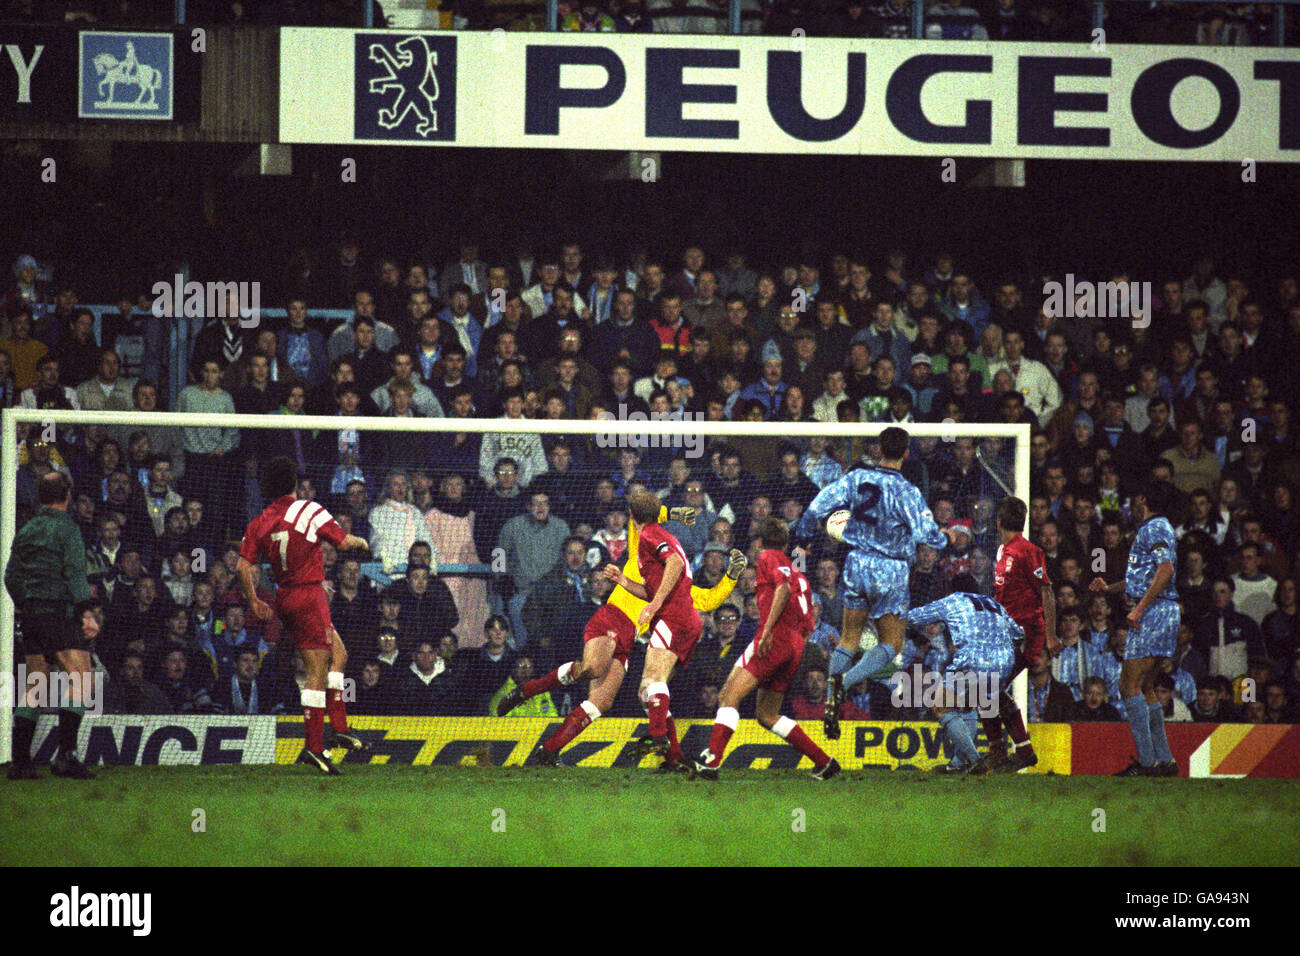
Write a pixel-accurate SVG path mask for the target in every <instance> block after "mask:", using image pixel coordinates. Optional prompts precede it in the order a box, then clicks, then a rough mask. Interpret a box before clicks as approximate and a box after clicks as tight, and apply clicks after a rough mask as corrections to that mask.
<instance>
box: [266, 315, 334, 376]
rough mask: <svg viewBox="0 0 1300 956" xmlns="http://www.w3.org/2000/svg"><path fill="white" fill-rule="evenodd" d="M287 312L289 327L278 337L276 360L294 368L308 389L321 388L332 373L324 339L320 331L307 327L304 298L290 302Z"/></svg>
mask: <svg viewBox="0 0 1300 956" xmlns="http://www.w3.org/2000/svg"><path fill="white" fill-rule="evenodd" d="M286 312H287V313H288V326H287V327H286V328H285V329H284V330H283V331H282V332H281V334H280V335H279V336H278V344H277V353H276V357H277V358H278V359H279V360H280V362H282V363H283V364H285V365H287V366H288V367H289V368H291V369H292V370H293V372H294V374H295V375H297V376H298V378H299V380H300V381H302V383H303V384H304V385H306V386H307V387H308V388H319V387H320V386H321V385H323V384H324V383H325V377H326V375H327V374H328V373H329V356H328V354H327V353H326V351H325V337H324V336H323V335H321V333H320V331H319V330H318V329H314V328H310V327H309V326H308V325H307V303H306V301H305V300H304V299H301V298H293V299H290V300H289V304H288V306H287V308H286Z"/></svg>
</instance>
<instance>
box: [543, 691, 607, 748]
mask: <svg viewBox="0 0 1300 956" xmlns="http://www.w3.org/2000/svg"><path fill="white" fill-rule="evenodd" d="M599 717H600V709H599V708H597V707H596V705H595V704H593V703H592V702H591V701H589V700H584V701H583V702H582V703H581V704H579V705H578V706H577V707H575V708H573V710H571V711H569V716H567V717H565V718H564V723H562V724H561V725H560V729H559V730H557V731H556V732H555V733H553V734H551V736H550V737H547V738H546V740H545V741H543V743H542V746H543V747H545V748H546V749H547V750H549V751H550V752H551V753H558V752H559V751H560V750H561V749H562V748H563V747H564V746H565V745H566V744H568V742H569V741H570V740H572V739H573V738H574V737H576V736H578V734H580V733H582V732H583V731H584V730H586V729H587V728H588V727H590V726H591V723H592V721H594V720H596V719H597V718H599Z"/></svg>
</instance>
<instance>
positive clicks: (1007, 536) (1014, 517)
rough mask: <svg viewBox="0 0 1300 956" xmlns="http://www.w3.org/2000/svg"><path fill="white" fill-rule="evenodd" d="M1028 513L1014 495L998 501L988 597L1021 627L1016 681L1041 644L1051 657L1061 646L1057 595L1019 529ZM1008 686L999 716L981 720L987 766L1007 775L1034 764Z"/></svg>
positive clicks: (1040, 556)
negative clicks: (998, 543) (1010, 746)
mask: <svg viewBox="0 0 1300 956" xmlns="http://www.w3.org/2000/svg"><path fill="white" fill-rule="evenodd" d="M1027 514H1028V509H1027V508H1026V506H1025V503H1024V502H1023V501H1021V500H1020V499H1019V498H1011V497H1008V498H1003V499H1002V501H1001V502H1000V503H999V504H998V535H999V537H1000V538H1001V539H1002V544H1001V546H1000V547H999V548H998V560H997V564H996V565H995V566H994V570H993V596H994V597H996V598H997V599H998V603H999V604H1001V605H1002V606H1003V607H1004V608H1006V609H1007V613H1008V614H1010V615H1011V617H1012V619H1013V620H1014V621H1015V622H1016V623H1017V624H1019V625H1020V626H1021V627H1022V628H1024V630H1025V640H1024V643H1023V644H1022V645H1021V646H1020V647H1018V648H1016V662H1015V667H1014V668H1013V669H1012V671H1011V680H1015V678H1016V675H1017V674H1019V673H1020V672H1021V671H1022V670H1024V669H1025V668H1027V667H1028V666H1029V664H1030V662H1032V661H1035V660H1037V659H1038V655H1039V654H1041V653H1042V652H1043V647H1044V645H1046V647H1047V649H1048V650H1049V651H1050V652H1051V653H1052V655H1053V656H1055V655H1056V654H1058V653H1060V650H1061V642H1060V640H1058V639H1057V636H1056V597H1055V595H1054V594H1053V593H1052V582H1051V579H1050V578H1048V576H1047V563H1046V561H1045V560H1044V558H1043V549H1042V548H1040V547H1038V545H1036V544H1033V543H1032V542H1031V541H1029V539H1028V538H1026V537H1025V536H1024V535H1023V534H1022V533H1021V532H1022V531H1023V530H1024V527H1025V516H1026V515H1027ZM1010 686H1011V685H1010V681H1008V682H1007V686H1006V687H1004V688H1002V693H1001V695H1000V696H999V698H998V716H996V717H984V718H981V720H980V723H981V724H983V726H984V733H985V734H986V735H987V736H988V738H989V760H988V763H989V767H990V768H991V769H992V770H994V771H998V772H1002V773H1012V772H1014V771H1017V770H1020V769H1022V768H1024V767H1032V766H1034V764H1036V763H1038V755H1037V754H1035V753H1034V745H1033V744H1032V743H1031V742H1030V740H1029V732H1028V731H1027V730H1025V719H1024V717H1023V716H1022V715H1021V713H1020V709H1019V708H1018V707H1016V703H1015V701H1014V700H1012V699H1011V693H1010ZM1003 725H1005V726H1006V729H1007V733H1008V734H1010V735H1011V742H1012V743H1013V744H1014V745H1015V751H1014V752H1013V753H1012V754H1011V756H1009V757H1008V756H1007V745H1006V742H1005V741H1004V740H1003V738H1002V727H1003Z"/></svg>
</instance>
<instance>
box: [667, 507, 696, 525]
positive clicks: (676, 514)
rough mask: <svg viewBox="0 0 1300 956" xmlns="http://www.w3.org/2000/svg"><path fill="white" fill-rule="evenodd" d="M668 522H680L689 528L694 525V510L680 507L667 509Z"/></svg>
mask: <svg viewBox="0 0 1300 956" xmlns="http://www.w3.org/2000/svg"><path fill="white" fill-rule="evenodd" d="M668 520H670V521H680V522H681V523H682V524H684V525H686V527H688V528H690V527H692V526H694V524H695V509H694V508H690V507H687V506H686V505H681V506H680V507H677V508H669V509H668Z"/></svg>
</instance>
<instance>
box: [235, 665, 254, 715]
mask: <svg viewBox="0 0 1300 956" xmlns="http://www.w3.org/2000/svg"><path fill="white" fill-rule="evenodd" d="M230 709H231V710H233V711H234V712H235V713H237V714H256V713H260V711H259V710H258V709H257V681H253V686H252V687H251V688H250V689H249V694H248V700H247V701H245V700H244V692H243V689H242V688H241V687H240V686H239V678H238V677H237V676H235V675H234V674H231V675H230Z"/></svg>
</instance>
